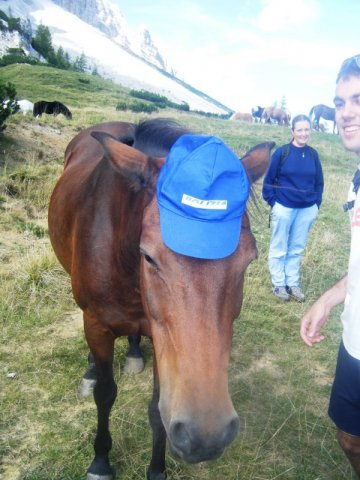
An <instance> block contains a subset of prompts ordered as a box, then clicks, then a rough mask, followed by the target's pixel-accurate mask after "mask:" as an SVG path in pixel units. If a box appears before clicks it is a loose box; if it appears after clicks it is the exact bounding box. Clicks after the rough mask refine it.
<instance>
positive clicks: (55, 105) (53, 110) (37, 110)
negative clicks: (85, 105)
mask: <svg viewBox="0 0 360 480" xmlns="http://www.w3.org/2000/svg"><path fill="white" fill-rule="evenodd" d="M43 113H47V114H49V115H54V116H56V115H59V114H60V113H62V114H63V115H65V117H66V118H69V119H71V118H72V113H71V112H70V110H69V109H68V108H67V107H66V106H65V105H64V104H63V103H61V102H57V101H55V102H47V101H45V100H41V101H40V102H35V103H34V108H33V115H34V117H41V115H42V114H43Z"/></svg>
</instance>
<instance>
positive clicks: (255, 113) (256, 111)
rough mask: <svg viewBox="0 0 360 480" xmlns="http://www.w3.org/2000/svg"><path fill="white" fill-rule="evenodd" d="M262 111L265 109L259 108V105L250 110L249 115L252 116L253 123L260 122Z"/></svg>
mask: <svg viewBox="0 0 360 480" xmlns="http://www.w3.org/2000/svg"><path fill="white" fill-rule="evenodd" d="M264 110H265V107H260V106H259V105H257V106H256V107H253V108H252V109H251V115H252V116H253V119H254V120H255V122H260V121H261V116H262V114H263V111H264Z"/></svg>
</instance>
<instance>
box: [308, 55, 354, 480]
mask: <svg viewBox="0 0 360 480" xmlns="http://www.w3.org/2000/svg"><path fill="white" fill-rule="evenodd" d="M334 103H335V120H336V124H337V127H338V130H339V134H340V137H341V140H342V142H343V144H344V147H345V148H346V150H349V151H350V152H354V153H355V154H356V155H357V156H358V157H360V55H356V56H355V57H352V58H349V59H347V60H345V61H344V63H343V64H342V66H341V68H340V72H339V74H338V77H337V80H336V91H335V98H334ZM359 183H360V170H359V167H358V169H357V170H356V172H355V175H354V178H353V181H352V183H351V186H350V189H349V194H348V202H347V203H346V204H345V206H344V207H345V210H348V211H349V214H350V222H351V247H350V257H349V268H348V274H347V275H346V276H345V277H344V278H342V279H341V280H340V281H339V282H338V283H336V284H335V285H334V286H333V287H331V288H330V289H329V290H327V291H326V292H325V293H323V294H322V295H321V297H320V298H319V299H318V300H317V301H316V302H315V303H314V304H313V305H312V307H311V308H310V309H309V310H308V312H307V313H306V314H305V315H304V317H303V319H302V321H301V328H300V334H301V337H302V339H303V340H304V342H305V343H306V344H307V345H309V346H312V345H315V344H316V343H318V342H321V341H322V340H323V339H324V335H322V334H321V333H320V332H321V328H322V326H323V325H324V324H325V322H326V321H327V319H328V317H329V314H330V312H331V310H332V309H333V307H335V306H336V305H339V304H340V303H342V302H345V305H344V310H343V313H342V315H341V320H342V325H343V334H342V341H341V344H340V348H339V355H338V359H337V366H336V373H335V379H334V384H333V387H332V392H331V396H330V405H329V415H330V417H331V419H332V420H333V421H334V423H335V425H336V426H337V428H338V440H339V443H340V445H341V447H342V449H343V450H344V452H345V454H346V455H347V457H348V458H349V460H350V463H351V465H352V466H353V468H354V470H355V472H356V473H357V475H358V477H359V478H360V193H359Z"/></svg>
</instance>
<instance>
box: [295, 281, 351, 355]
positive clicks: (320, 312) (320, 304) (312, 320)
mask: <svg viewBox="0 0 360 480" xmlns="http://www.w3.org/2000/svg"><path fill="white" fill-rule="evenodd" d="M346 285H347V275H346V276H345V277H343V278H342V279H341V280H340V281H339V282H338V283H336V284H335V285H334V286H333V287H331V288H329V290H327V291H326V292H325V293H323V294H322V295H321V297H319V298H318V299H317V300H316V302H315V303H314V304H313V305H312V306H311V307H310V309H309V310H308V311H307V312H306V313H305V315H304V316H303V318H302V320H301V326H300V335H301V338H302V339H303V340H304V342H305V343H306V345H309V347H312V346H313V345H314V344H315V343H319V342H321V340H324V338H325V337H324V335H322V334H321V333H320V331H321V328H322V326H323V325H324V323H325V322H326V321H327V319H328V317H329V315H330V312H331V310H332V309H333V308H334V307H335V306H336V305H339V304H340V303H343V302H344V300H345V297H346Z"/></svg>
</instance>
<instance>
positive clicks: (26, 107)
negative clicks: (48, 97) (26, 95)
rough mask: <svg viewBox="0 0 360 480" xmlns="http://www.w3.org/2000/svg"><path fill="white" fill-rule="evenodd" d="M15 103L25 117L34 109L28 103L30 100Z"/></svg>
mask: <svg viewBox="0 0 360 480" xmlns="http://www.w3.org/2000/svg"><path fill="white" fill-rule="evenodd" d="M17 103H18V105H19V107H20V110H19V111H20V112H22V114H23V115H26V114H27V113H32V112H33V109H34V104H33V103H32V102H30V100H26V99H23V100H17Z"/></svg>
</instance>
